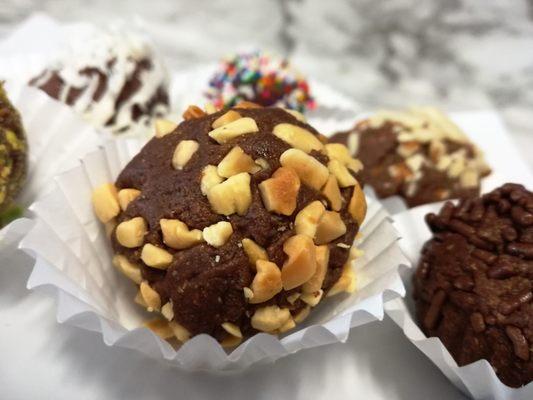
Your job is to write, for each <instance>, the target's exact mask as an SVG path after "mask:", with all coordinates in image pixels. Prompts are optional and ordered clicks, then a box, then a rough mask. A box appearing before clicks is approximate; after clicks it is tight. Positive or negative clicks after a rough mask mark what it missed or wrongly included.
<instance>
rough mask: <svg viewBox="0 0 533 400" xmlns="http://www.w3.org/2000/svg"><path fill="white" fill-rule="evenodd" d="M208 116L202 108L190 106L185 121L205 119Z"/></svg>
mask: <svg viewBox="0 0 533 400" xmlns="http://www.w3.org/2000/svg"><path fill="white" fill-rule="evenodd" d="M206 115H207V114H206V113H205V112H204V110H202V109H201V108H200V107H198V106H195V105H190V106H189V107H187V109H186V110H185V112H184V113H183V119H184V120H185V121H188V120H190V119H196V118H201V117H205V116H206Z"/></svg>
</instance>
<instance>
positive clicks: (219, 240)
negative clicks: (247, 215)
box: [202, 221, 233, 247]
mask: <svg viewBox="0 0 533 400" xmlns="http://www.w3.org/2000/svg"><path fill="white" fill-rule="evenodd" d="M232 234H233V227H232V226H231V224H230V223H229V222H228V221H220V222H217V223H216V224H213V225H210V226H208V227H206V228H204V230H203V231H202V235H203V237H204V240H205V241H206V242H207V244H209V245H211V246H213V247H221V246H224V245H225V244H226V242H227V241H228V239H229V238H230V236H231V235H232Z"/></svg>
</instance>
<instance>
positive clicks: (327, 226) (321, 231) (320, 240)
mask: <svg viewBox="0 0 533 400" xmlns="http://www.w3.org/2000/svg"><path fill="white" fill-rule="evenodd" d="M345 233H346V225H345V224H344V222H343V221H342V218H341V216H340V214H339V213H338V212H336V211H325V212H324V213H323V214H322V217H321V218H320V221H319V222H318V226H317V229H316V234H315V242H316V244H319V245H320V244H326V243H329V242H331V241H333V240H335V239H337V238H338V237H340V236H342V235H344V234H345Z"/></svg>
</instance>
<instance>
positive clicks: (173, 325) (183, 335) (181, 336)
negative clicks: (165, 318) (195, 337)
mask: <svg viewBox="0 0 533 400" xmlns="http://www.w3.org/2000/svg"><path fill="white" fill-rule="evenodd" d="M168 326H170V329H172V331H173V332H174V336H176V339H178V340H179V341H180V342H181V343H185V342H186V341H187V340H189V339H190V338H191V334H190V332H189V331H188V330H187V328H185V327H184V326H182V325H180V324H178V323H177V322H176V321H172V322H169V324H168Z"/></svg>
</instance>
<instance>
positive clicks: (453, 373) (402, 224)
mask: <svg viewBox="0 0 533 400" xmlns="http://www.w3.org/2000/svg"><path fill="white" fill-rule="evenodd" d="M441 206H442V203H438V204H431V205H427V206H421V207H416V208H413V209H411V210H409V211H405V212H403V213H399V214H396V215H395V216H394V226H395V227H396V228H397V229H398V231H399V232H400V235H401V236H402V239H401V241H400V245H401V248H402V250H403V251H404V254H405V255H406V256H407V258H408V259H409V260H410V261H411V262H412V264H413V265H414V266H416V265H417V263H418V258H419V254H420V250H421V249H422V246H423V245H424V243H425V242H426V241H427V240H428V239H430V237H431V232H430V231H429V229H428V228H427V226H426V225H425V224H424V216H425V215H426V214H427V213H429V212H438V210H440V208H441ZM414 271H415V269H414V268H412V269H409V270H405V271H403V274H402V275H403V278H404V282H405V286H406V290H407V293H406V296H405V299H399V298H398V299H395V300H393V301H391V302H389V303H387V304H386V306H385V309H386V312H387V314H388V315H389V316H390V317H391V318H392V319H393V320H394V322H396V323H397V324H398V325H399V326H400V328H401V329H402V330H403V333H404V334H405V336H406V337H407V338H408V339H409V340H410V341H411V342H412V343H413V344H414V345H415V346H416V347H417V348H418V349H419V350H420V351H422V352H423V353H424V354H425V355H426V356H427V357H428V358H429V359H430V360H431V361H432V362H433V363H434V364H435V365H436V366H437V367H438V368H439V369H440V370H441V371H442V372H443V374H444V375H446V377H447V378H448V379H449V380H450V381H452V382H453V383H454V384H455V385H456V386H457V387H458V388H459V389H460V390H461V391H462V392H463V393H465V394H466V395H468V396H471V397H472V398H474V399H497V400H526V399H527V400H530V399H533V382H530V383H529V384H528V385H526V386H523V387H522V388H519V389H514V388H510V387H508V386H506V385H505V384H503V383H502V382H501V381H500V380H499V379H498V377H497V376H496V373H495V372H494V370H493V369H492V367H491V366H490V364H489V363H488V362H487V361H486V360H480V361H477V362H475V363H472V364H468V365H465V366H462V367H459V366H458V365H457V363H456V362H455V360H454V359H453V357H452V356H451V354H450V353H449V352H448V350H447V349H446V348H445V347H444V345H443V343H442V342H441V341H440V339H439V338H437V337H430V338H428V337H426V336H425V335H424V333H423V332H422V331H421V329H420V328H419V327H418V325H417V323H416V319H415V315H416V314H415V305H414V302H413V293H412V277H413V274H414Z"/></svg>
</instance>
